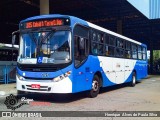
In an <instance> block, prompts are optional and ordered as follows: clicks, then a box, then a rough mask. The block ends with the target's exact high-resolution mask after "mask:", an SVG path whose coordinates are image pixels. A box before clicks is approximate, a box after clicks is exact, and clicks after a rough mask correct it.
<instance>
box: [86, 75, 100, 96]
mask: <svg viewBox="0 0 160 120" xmlns="http://www.w3.org/2000/svg"><path fill="white" fill-rule="evenodd" d="M99 89H100V79H99V77H98V76H97V75H95V76H94V77H93V82H92V89H91V91H90V92H89V97H91V98H94V97H97V95H98V93H99Z"/></svg>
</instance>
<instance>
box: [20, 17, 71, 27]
mask: <svg viewBox="0 0 160 120" xmlns="http://www.w3.org/2000/svg"><path fill="white" fill-rule="evenodd" d="M69 24H70V21H69V19H42V20H34V21H28V22H25V23H22V24H21V26H20V28H21V29H32V28H41V27H53V26H62V25H69Z"/></svg>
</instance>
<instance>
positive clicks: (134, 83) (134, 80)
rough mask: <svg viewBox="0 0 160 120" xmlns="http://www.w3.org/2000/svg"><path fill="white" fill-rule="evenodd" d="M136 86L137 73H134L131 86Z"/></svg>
mask: <svg viewBox="0 0 160 120" xmlns="http://www.w3.org/2000/svg"><path fill="white" fill-rule="evenodd" d="M135 85H136V73H135V72H133V73H132V81H131V82H130V86H131V87H134V86H135Z"/></svg>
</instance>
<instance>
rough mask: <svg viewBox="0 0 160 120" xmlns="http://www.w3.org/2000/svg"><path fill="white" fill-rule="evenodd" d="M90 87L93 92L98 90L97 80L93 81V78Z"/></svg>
mask: <svg viewBox="0 0 160 120" xmlns="http://www.w3.org/2000/svg"><path fill="white" fill-rule="evenodd" d="M92 89H93V91H94V92H96V91H98V89H99V84H98V81H95V80H94V81H93V83H92Z"/></svg>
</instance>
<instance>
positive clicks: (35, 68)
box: [13, 14, 147, 98]
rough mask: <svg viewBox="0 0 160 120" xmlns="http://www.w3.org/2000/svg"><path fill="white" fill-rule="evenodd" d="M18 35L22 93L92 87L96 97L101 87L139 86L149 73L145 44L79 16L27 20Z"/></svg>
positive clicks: (17, 76)
mask: <svg viewBox="0 0 160 120" xmlns="http://www.w3.org/2000/svg"><path fill="white" fill-rule="evenodd" d="M13 36H14V34H13ZM14 37H15V36H14ZM19 39H20V47H19V48H20V49H19V56H18V59H17V75H16V79H17V84H16V88H17V92H18V94H25V93H32V92H34V93H59V94H61V93H63V94H67V93H77V92H81V91H88V92H87V93H88V95H89V96H90V97H92V98H94V97H96V96H97V95H98V93H99V91H100V88H102V87H107V86H112V85H117V84H123V83H129V84H130V85H131V86H135V84H136V82H137V81H140V80H141V79H142V78H145V77H146V76H147V59H146V51H147V46H146V45H145V44H142V43H140V42H137V41H135V40H132V39H130V38H127V37H125V36H122V35H120V34H117V33H115V32H112V31H109V30H107V29H104V28H102V27H100V26H97V25H95V24H92V23H90V22H87V21H85V20H82V19H80V18H77V17H73V16H68V15H59V14H52V15H41V16H35V17H30V18H27V19H25V20H22V21H21V22H20V24H19Z"/></svg>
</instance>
